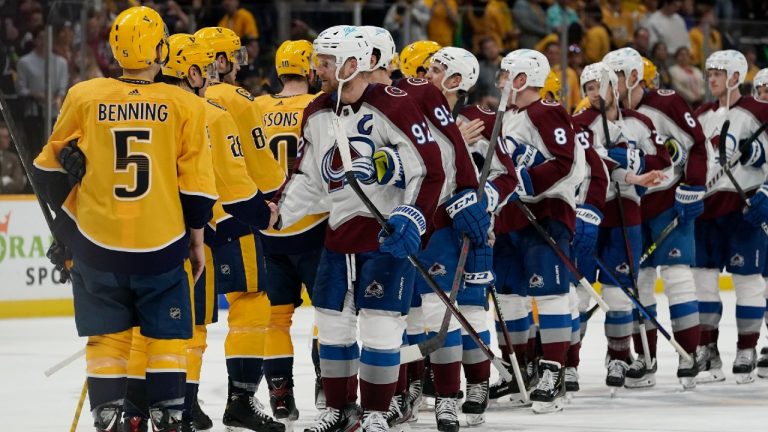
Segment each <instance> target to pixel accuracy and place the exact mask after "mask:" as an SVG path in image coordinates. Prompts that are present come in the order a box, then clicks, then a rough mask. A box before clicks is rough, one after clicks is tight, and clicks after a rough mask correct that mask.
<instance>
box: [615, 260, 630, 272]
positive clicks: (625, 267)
mask: <svg viewBox="0 0 768 432" xmlns="http://www.w3.org/2000/svg"><path fill="white" fill-rule="evenodd" d="M616 271H617V272H619V273H621V274H625V275H628V274H629V264H627V263H625V262H623V263H621V264H619V265H617V266H616Z"/></svg>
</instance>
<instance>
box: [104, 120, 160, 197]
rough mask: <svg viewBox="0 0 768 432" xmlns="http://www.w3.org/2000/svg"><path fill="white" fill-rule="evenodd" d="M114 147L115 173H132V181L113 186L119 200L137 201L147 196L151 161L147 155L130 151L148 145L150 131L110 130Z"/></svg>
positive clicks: (150, 137) (150, 136)
mask: <svg viewBox="0 0 768 432" xmlns="http://www.w3.org/2000/svg"><path fill="white" fill-rule="evenodd" d="M110 131H111V132H112V139H113V142H114V145H115V172H116V173H131V172H132V173H133V180H132V181H130V182H125V183H123V184H120V185H115V187H114V194H115V197H116V198H117V199H119V200H125V201H132V200H137V199H140V198H141V197H143V196H144V195H146V194H147V192H148V191H149V188H150V185H151V176H150V171H151V168H152V161H151V160H150V158H149V155H148V154H147V153H142V152H137V151H131V146H132V145H144V144H150V143H151V141H152V129H138V128H137V129H118V128H114V129H110Z"/></svg>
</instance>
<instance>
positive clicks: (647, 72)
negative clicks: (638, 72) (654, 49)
mask: <svg viewBox="0 0 768 432" xmlns="http://www.w3.org/2000/svg"><path fill="white" fill-rule="evenodd" d="M643 80H644V81H645V85H646V87H648V88H649V89H651V90H653V89H655V88H659V72H658V71H657V70H656V65H655V64H653V62H652V61H650V60H649V59H648V58H646V57H643Z"/></svg>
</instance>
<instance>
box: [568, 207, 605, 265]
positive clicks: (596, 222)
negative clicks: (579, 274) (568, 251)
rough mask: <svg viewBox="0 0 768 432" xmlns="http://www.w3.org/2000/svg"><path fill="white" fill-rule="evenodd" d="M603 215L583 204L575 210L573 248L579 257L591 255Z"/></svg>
mask: <svg viewBox="0 0 768 432" xmlns="http://www.w3.org/2000/svg"><path fill="white" fill-rule="evenodd" d="M602 221H603V214H602V213H601V212H600V210H598V209H597V208H596V207H594V206H591V205H589V204H583V205H580V206H578V207H577V208H576V232H575V235H574V238H573V248H574V250H575V251H576V253H577V254H579V255H592V253H593V252H594V251H595V247H596V246H597V236H598V233H599V231H600V223H601V222H602Z"/></svg>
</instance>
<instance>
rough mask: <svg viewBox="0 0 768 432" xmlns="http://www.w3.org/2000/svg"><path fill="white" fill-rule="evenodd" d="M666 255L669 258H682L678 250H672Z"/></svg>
mask: <svg viewBox="0 0 768 432" xmlns="http://www.w3.org/2000/svg"><path fill="white" fill-rule="evenodd" d="M668 255H669V257H670V258H681V257H682V256H683V253H682V252H681V251H680V249H678V248H672V250H671V251H669V254H668Z"/></svg>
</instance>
